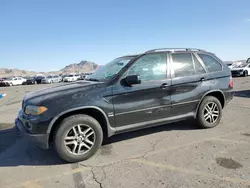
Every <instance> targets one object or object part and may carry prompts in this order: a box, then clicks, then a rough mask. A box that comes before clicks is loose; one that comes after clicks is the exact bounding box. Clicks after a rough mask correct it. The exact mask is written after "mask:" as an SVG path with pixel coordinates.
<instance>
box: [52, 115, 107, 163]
mask: <svg viewBox="0 0 250 188" xmlns="http://www.w3.org/2000/svg"><path fill="white" fill-rule="evenodd" d="M102 140H103V132H102V128H101V125H100V124H99V122H98V121H97V120H96V119H94V118H93V117H91V116H88V115H83V114H79V115H73V116H70V117H67V118H66V119H64V120H63V121H62V123H61V124H60V126H59V128H58V129H57V130H56V133H55V136H54V146H55V149H56V151H57V153H58V154H59V156H60V157H61V158H62V159H63V160H65V161H67V162H79V161H83V160H86V159H88V158H90V157H91V156H93V155H94V154H95V153H96V152H97V151H98V149H99V148H100V146H101V144H102Z"/></svg>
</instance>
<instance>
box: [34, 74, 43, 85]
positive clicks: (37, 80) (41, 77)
mask: <svg viewBox="0 0 250 188" xmlns="http://www.w3.org/2000/svg"><path fill="white" fill-rule="evenodd" d="M44 78H45V76H37V77H36V78H35V79H36V83H37V84H41V83H42V80H43V79H44Z"/></svg>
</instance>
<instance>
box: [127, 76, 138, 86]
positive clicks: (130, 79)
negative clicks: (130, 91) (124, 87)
mask: <svg viewBox="0 0 250 188" xmlns="http://www.w3.org/2000/svg"><path fill="white" fill-rule="evenodd" d="M124 81H125V83H126V84H128V85H129V86H131V85H135V84H140V83H141V80H140V76H139V75H129V76H127V77H126V78H124Z"/></svg>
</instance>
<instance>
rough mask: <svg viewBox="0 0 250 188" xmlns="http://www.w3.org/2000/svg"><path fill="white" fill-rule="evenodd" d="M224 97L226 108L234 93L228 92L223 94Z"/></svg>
mask: <svg viewBox="0 0 250 188" xmlns="http://www.w3.org/2000/svg"><path fill="white" fill-rule="evenodd" d="M224 95H225V106H226V105H227V104H228V103H229V102H230V101H231V100H232V99H233V97H234V92H233V91H228V92H225V93H224Z"/></svg>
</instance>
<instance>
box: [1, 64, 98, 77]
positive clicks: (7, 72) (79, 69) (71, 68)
mask: <svg viewBox="0 0 250 188" xmlns="http://www.w3.org/2000/svg"><path fill="white" fill-rule="evenodd" d="M99 66H100V65H98V64H96V63H94V62H91V61H81V62H80V63H74V64H70V65H67V66H66V67H64V68H63V69H61V70H58V71H51V72H35V71H27V70H20V69H6V68H0V78H1V77H9V76H33V75H37V74H44V75H49V74H69V73H85V72H92V71H94V70H95V69H97V68H98V67H99Z"/></svg>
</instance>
